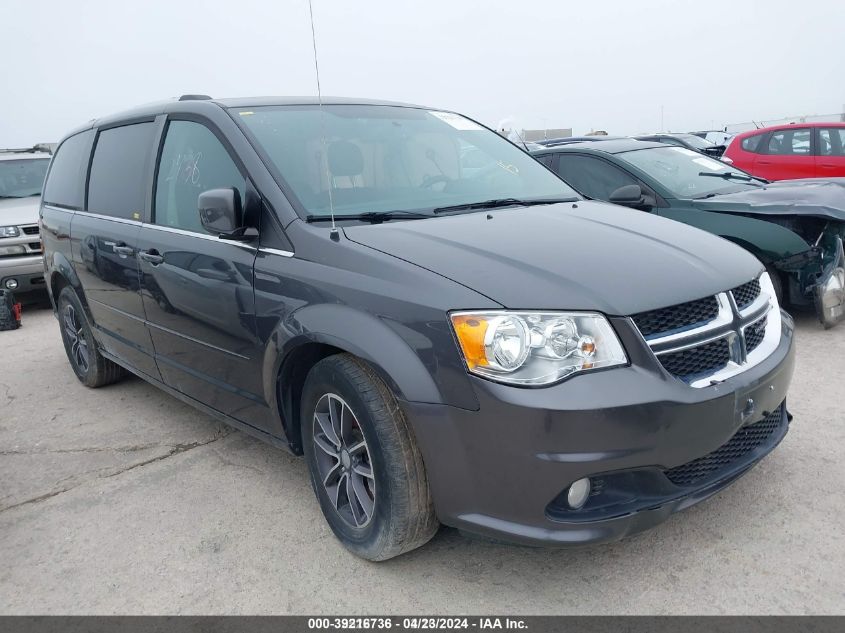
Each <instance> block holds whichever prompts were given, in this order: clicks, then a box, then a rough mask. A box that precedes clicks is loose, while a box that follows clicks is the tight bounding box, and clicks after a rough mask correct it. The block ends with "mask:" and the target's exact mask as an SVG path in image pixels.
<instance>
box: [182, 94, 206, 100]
mask: <svg viewBox="0 0 845 633" xmlns="http://www.w3.org/2000/svg"><path fill="white" fill-rule="evenodd" d="M209 99H211V97H209V96H208V95H182V96H181V97H179V101H208V100H209Z"/></svg>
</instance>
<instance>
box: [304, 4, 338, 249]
mask: <svg viewBox="0 0 845 633" xmlns="http://www.w3.org/2000/svg"><path fill="white" fill-rule="evenodd" d="M308 14H309V15H310V16H311V44H312V45H313V46H314V74H315V75H316V77H317V107H318V108H319V110H320V143H321V144H322V146H323V156H324V157H325V160H326V185H327V186H328V188H329V212H330V213H331V216H332V230H331V233H330V236H331V238H332V239H333V240H334V241H337V240H339V239H340V232H339V231H338V230H337V226H336V225H335V222H334V200H333V199H332V175H331V173H330V172H329V156H328V152H327V146H326V119H325V115H324V114H323V92H322V90H321V89H320V65H319V64H318V63H317V35H316V34H315V33H314V8H313V7H312V6H311V0H308Z"/></svg>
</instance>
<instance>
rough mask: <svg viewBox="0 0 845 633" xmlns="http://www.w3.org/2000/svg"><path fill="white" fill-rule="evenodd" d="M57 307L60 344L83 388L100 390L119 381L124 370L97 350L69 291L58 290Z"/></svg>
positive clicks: (78, 306)
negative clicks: (63, 347)
mask: <svg viewBox="0 0 845 633" xmlns="http://www.w3.org/2000/svg"><path fill="white" fill-rule="evenodd" d="M57 305H58V311H59V326H60V329H61V333H62V342H63V343H64V346H65V352H66V353H67V357H68V360H69V361H70V365H71V367H72V368H73V371H74V373H75V374H76V377H77V378H79V381H80V382H81V383H82V384H84V385H85V386H87V387H103V386H105V385H110V384H111V383H113V382H116V381H118V380H119V379H120V378H121V377H123V375H124V369H123V368H122V367H121V366H120V365H117V364H115V363H113V362H112V361H110V360H108V359H107V358H105V357H104V356H103V355H102V354H100V350H99V349H97V343H96V341H95V340H94V337H93V335H92V334H91V326H90V325H89V324H88V318H87V317H86V316H85V311H84V310H83V309H82V304H81V303H80V302H79V297H77V296H76V293H75V292H74V291H73V289H72V288H70V287H69V286H65V287H64V288H62V291H61V292H60V293H59V300H58V302H57Z"/></svg>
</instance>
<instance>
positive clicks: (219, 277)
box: [197, 268, 231, 281]
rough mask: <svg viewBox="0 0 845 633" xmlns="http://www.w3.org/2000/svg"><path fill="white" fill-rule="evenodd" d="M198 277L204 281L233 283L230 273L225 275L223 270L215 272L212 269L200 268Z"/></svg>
mask: <svg viewBox="0 0 845 633" xmlns="http://www.w3.org/2000/svg"><path fill="white" fill-rule="evenodd" d="M197 275H198V276H200V277H202V278H203V279H213V280H214V281H231V279H230V277H229V273H224V272H223V271H222V270H214V269H212V268H199V269H197Z"/></svg>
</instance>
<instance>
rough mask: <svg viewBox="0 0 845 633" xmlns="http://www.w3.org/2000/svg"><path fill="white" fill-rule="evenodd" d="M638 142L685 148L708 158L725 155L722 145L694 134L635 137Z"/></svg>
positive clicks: (643, 135) (642, 135)
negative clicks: (651, 142)
mask: <svg viewBox="0 0 845 633" xmlns="http://www.w3.org/2000/svg"><path fill="white" fill-rule="evenodd" d="M634 138H635V139H637V140H639V141H653V142H655V143H665V144H666V145H675V146H676V147H686V148H687V149H691V150H693V151H696V152H701V153H702V154H707V155H708V156H714V157H716V158H719V157H720V156H721V155H722V154H724V153H725V146H724V145H716V144H715V143H711V142H710V141H708V140H707V139H703V138H701V137H700V136H697V135H695V134H668V133H662V134H641V135H640V136H635V137H634Z"/></svg>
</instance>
